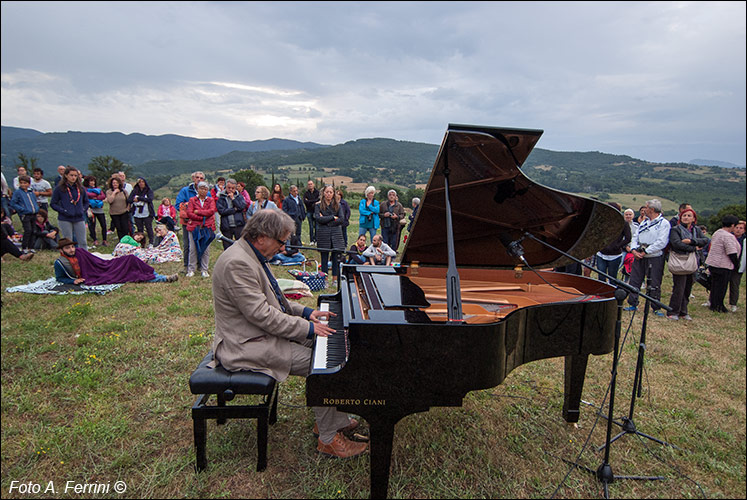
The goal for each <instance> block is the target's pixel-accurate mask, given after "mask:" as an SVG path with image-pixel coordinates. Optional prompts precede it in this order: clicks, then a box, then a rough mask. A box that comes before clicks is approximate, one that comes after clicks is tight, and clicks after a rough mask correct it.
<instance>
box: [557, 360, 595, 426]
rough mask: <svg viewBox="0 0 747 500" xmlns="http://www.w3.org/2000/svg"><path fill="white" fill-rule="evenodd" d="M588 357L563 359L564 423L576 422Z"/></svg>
mask: <svg viewBox="0 0 747 500" xmlns="http://www.w3.org/2000/svg"><path fill="white" fill-rule="evenodd" d="M588 360H589V355H588V354H587V355H579V356H566V357H565V390H564V399H563V418H564V419H565V421H566V422H571V423H573V422H578V417H579V406H580V405H581V393H582V392H583V390H584V378H585V377H586V363H587V362H588Z"/></svg>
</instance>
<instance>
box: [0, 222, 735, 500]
mask: <svg viewBox="0 0 747 500" xmlns="http://www.w3.org/2000/svg"><path fill="white" fill-rule="evenodd" d="M355 219H356V218H355V217H353V220H355ZM304 226H305V227H304V241H308V237H307V236H306V230H307V229H306V224H304ZM350 233H351V235H357V230H356V227H355V226H352V227H351V228H350ZM353 237H354V236H353ZM221 248H222V247H221V246H220V245H218V244H214V245H213V247H212V249H211V269H212V265H213V264H214V262H215V260H216V259H217V257H218V255H219V254H220V252H221ZM307 257H309V258H312V259H314V258H316V259H318V257H317V256H315V255H314V252H308V253H307ZM55 258H56V254H55V253H52V252H42V253H40V254H38V255H37V256H36V257H35V258H34V259H33V260H32V261H31V262H29V263H23V262H20V261H18V260H17V259H14V258H10V257H9V256H6V258H5V263H3V264H2V285H3V286H2V458H1V460H2V484H1V490H0V491H1V492H2V496H3V497H4V498H53V497H65V498H68V497H75V498H79V497H85V498H93V497H97V498H99V497H104V498H121V497H125V496H126V497H134V498H166V497H202V498H221V497H231V498H361V497H367V496H368V486H369V480H368V465H369V460H368V457H366V456H363V457H360V458H354V459H351V460H346V461H337V460H331V459H327V458H323V457H322V456H320V455H318V454H317V453H316V451H315V445H316V440H315V438H314V437H313V435H312V433H311V428H312V425H313V417H312V413H311V411H310V410H309V409H308V408H306V406H305V395H304V394H305V384H304V380H303V379H301V378H297V377H291V378H290V379H289V380H288V381H286V382H285V383H283V384H282V385H281V388H280V406H279V420H278V422H277V424H276V425H274V426H272V427H270V433H269V464H268V468H267V470H266V471H265V472H262V473H257V472H256V471H255V467H256V451H257V450H256V441H255V435H256V434H255V432H256V431H255V424H254V422H246V421H229V423H228V424H227V425H225V426H220V427H217V426H216V425H215V422H214V421H211V422H210V423H208V449H207V455H208V461H209V462H208V469H207V470H206V471H205V472H203V473H200V474H196V473H195V471H194V461H195V456H194V448H193V444H192V443H193V441H192V439H193V436H192V420H191V417H190V407H191V405H192V404H193V402H194V397H193V396H192V395H191V394H190V393H189V388H188V379H189V375H190V373H191V372H192V370H193V369H194V368H195V367H196V366H197V364H198V362H199V361H200V360H201V359H202V358H203V356H204V355H205V354H206V353H207V352H208V351H209V350H210V346H211V341H212V336H213V308H212V297H211V289H210V286H211V281H210V279H203V278H200V277H194V278H190V279H187V278H183V277H182V278H180V280H179V281H178V282H177V283H172V284H166V283H163V284H148V283H143V284H127V285H124V286H123V287H122V288H120V289H119V290H116V291H114V292H111V293H108V294H106V295H103V296H96V295H61V296H52V295H30V294H20V293H7V292H6V291H5V289H6V288H7V287H10V286H14V285H18V284H22V283H26V282H29V281H34V280H37V279H45V278H48V277H50V276H52V275H53V270H52V263H53V261H54V259H55ZM181 267H182V265H181V263H169V264H161V265H158V266H157V271H158V272H161V273H164V274H169V273H173V272H176V271H178V270H179V269H181ZM286 270H287V268H279V267H278V268H275V269H274V271H275V275H276V276H278V277H281V276H286V277H287V276H290V275H288V274H287V273H286ZM745 289H747V287H745V285H744V283H743V285H742V290H741V291H742V294H741V297H740V304H739V305H740V309H739V311H738V312H737V313H736V314H724V315H717V314H715V313H712V312H710V311H709V310H708V309H706V308H704V307H701V306H700V304H701V303H702V302H704V301H705V300H706V298H707V296H706V293H705V290H704V289H703V288H702V287H700V286H698V285H696V287H695V288H694V294H695V297H694V298H693V299H692V301H691V308H690V313H691V315H692V316H693V318H694V321H692V322H684V321H680V322H676V323H675V322H669V321H667V320H663V319H660V318H656V317H653V316H651V317H649V320H648V327H647V342H646V346H647V351H646V358H645V361H646V363H645V370H644V376H643V397H641V398H639V399H637V401H636V409H635V414H634V420H635V422H636V424H637V426H638V429H639V430H640V431H642V432H644V433H647V434H649V435H652V436H654V437H657V438H659V439H662V440H665V441H667V442H669V443H672V444H674V445H676V446H677V448H676V449H675V448H671V447H665V446H661V445H659V444H656V443H654V442H652V441H649V440H647V439H643V438H639V437H637V436H635V435H626V436H624V437H622V438H621V439H619V440H618V441H616V442H615V443H614V444H613V445H612V448H611V454H610V465H611V466H612V469H613V471H614V473H615V474H617V475H661V476H664V477H665V478H666V479H665V480H663V481H653V482H649V481H632V480H630V481H623V480H619V481H615V482H614V483H612V484H611V485H610V496H611V497H613V498H745V466H746V464H745V456H746V449H745V371H746V367H745V312H744V311H745V308H744V305H745ZM670 291H671V279H670V278H669V276H668V275H666V276H665V282H664V294H663V297H664V298H665V300H668V298H669V292H670ZM304 303H306V304H307V305H313V304H314V303H315V301H314V300H313V299H305V300H304ZM641 317H642V314H641V313H636V314H635V315H632V314H631V313H627V312H626V313H624V317H623V320H624V325H623V329H624V331H623V337H624V343H623V345H622V349H621V359H620V370H619V377H618V390H617V392H616V408H615V415H616V416H618V417H619V416H623V415H627V413H628V405H629V402H630V395H631V390H632V389H631V384H632V380H633V373H634V370H635V362H636V355H637V351H638V347H637V344H636V340H637V338H638V335H639V333H640V331H641ZM611 361H612V355H611V354H609V355H605V356H599V357H592V358H591V359H590V363H589V367H588V370H587V379H586V384H585V388H584V395H583V400H584V401H586V402H588V403H590V404H591V405H594V406H597V407H599V406H601V405H603V404H604V403H605V401H606V400H607V398H606V393H607V387H608V383H609V379H610V369H611ZM562 368H563V362H562V359H549V360H543V361H538V362H534V363H530V364H528V365H525V366H522V367H520V368H518V369H516V370H515V371H514V372H512V373H511V374H510V375H509V376H508V377H507V379H506V380H505V381H504V383H503V384H502V385H500V386H498V387H495V388H492V389H488V390H483V391H475V392H472V393H470V394H468V396H467V397H466V398H465V400H464V404H463V406H462V407H461V408H432V409H431V410H430V411H429V412H426V413H421V414H417V415H412V416H410V417H407V418H406V419H404V420H402V421H401V422H400V423H399V424H398V425H397V427H396V431H395V442H394V452H393V458H392V467H391V480H390V489H389V494H390V496H391V497H395V498H485V497H488V498H538V497H539V498H546V497H556V498H599V497H601V496H602V489H601V485H600V483H599V482H598V481H597V480H596V479H595V477H594V476H593V475H592V474H589V473H587V472H584V471H582V470H580V469H572V468H571V467H570V466H569V465H568V464H567V463H565V462H564V460H563V459H566V460H570V461H575V460H578V462H579V463H581V464H582V465H584V466H586V467H588V468H590V469H592V470H596V469H597V467H599V465H601V464H602V461H603V453H601V452H597V451H596V447H597V446H599V445H600V444H602V443H603V441H604V435H605V433H604V431H605V426H606V421H605V420H604V419H602V418H599V417H598V415H597V409H596V408H594V407H592V406H589V405H582V415H581V420H580V422H579V424H578V426H577V427H574V426H570V425H567V424H565V423H564V421H563V420H562V418H561V407H562V395H563V377H562ZM605 408H606V407H605ZM605 412H606V409H605ZM618 431H619V428H618V427H617V426H613V433H615V434H616V433H617V432H618ZM68 481H71V482H72V483H71V484H76V483H77V484H109V485H114V483H115V482H117V481H123V482H124V484H125V485H126V487H127V491H126V493H125V494H118V493H115V492H114V490H113V487H112V488H111V489H110V491H109V492H108V493H98V494H95V493H87V494H85V493H84V494H76V493H74V492H73V491H72V490H71V491H68V492H67V493H66V492H65V491H64V488H65V485H66V483H67V482H68ZM50 482H52V483H51V484H52V486H53V487H54V488H55V490H54V492H51V491H50V490H49V489H48V488H49V485H50ZM29 483H31V485H32V486H28V487H30V488H32V487H33V485H34V484H36V485H39V488H40V492H39V493H37V494H29V493H25V494H24V493H23V491H21V490H19V485H21V484H23V485H29ZM11 487H13V490H11ZM45 489H47V491H46V493H45V492H44V490H45Z"/></svg>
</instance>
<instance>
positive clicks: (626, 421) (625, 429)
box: [597, 413, 679, 451]
mask: <svg viewBox="0 0 747 500" xmlns="http://www.w3.org/2000/svg"><path fill="white" fill-rule="evenodd" d="M599 415H600V416H601V417H603V418H608V417H607V416H606V415H602V414H601V413H600V414H599ZM620 420H622V423H620V422H618V421H617V420H613V421H612V423H613V424H615V425H619V426H620V427H622V432H621V433H619V434H618V435H616V436H615V437H613V438H612V439H610V444H611V443H614V442H615V441H617V440H618V439H620V438H621V437H623V436H624V435H625V434H636V435H638V436H641V437H645V438H646V439H649V440H651V441H654V442H656V443H659V444H660V445H663V446H671V447H672V448H674V449H675V450H679V448H678V447H677V446H675V445H673V444H671V443H667V442H666V441H662V440H661V439H657V438H655V437H653V436H649V435H648V434H644V433H643V432H640V431H639V430H638V429H636V426H635V422H633V419H631V418H628V417H622V418H621V419H620ZM606 446H607V443H605V444H603V445H602V446H599V447H598V448H597V451H602V450H603V449H604V448H605V447H606Z"/></svg>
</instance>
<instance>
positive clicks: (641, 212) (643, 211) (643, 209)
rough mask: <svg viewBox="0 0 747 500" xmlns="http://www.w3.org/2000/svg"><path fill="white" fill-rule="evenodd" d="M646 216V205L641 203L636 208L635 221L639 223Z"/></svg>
mask: <svg viewBox="0 0 747 500" xmlns="http://www.w3.org/2000/svg"><path fill="white" fill-rule="evenodd" d="M646 218H647V217H646V205H643V206H642V207H641V208H639V209H638V218H637V219H636V222H637V223H638V224H639V225H640V224H641V222H643V221H645V220H646Z"/></svg>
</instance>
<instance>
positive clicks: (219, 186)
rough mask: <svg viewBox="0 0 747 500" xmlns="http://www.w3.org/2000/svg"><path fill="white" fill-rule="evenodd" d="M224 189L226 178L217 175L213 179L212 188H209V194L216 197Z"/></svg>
mask: <svg viewBox="0 0 747 500" xmlns="http://www.w3.org/2000/svg"><path fill="white" fill-rule="evenodd" d="M225 190H226V178H225V177H218V178H217V179H216V180H215V186H213V189H211V190H210V196H212V197H213V198H215V199H216V200H217V199H218V196H220V194H221V193H222V192H223V191H225Z"/></svg>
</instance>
